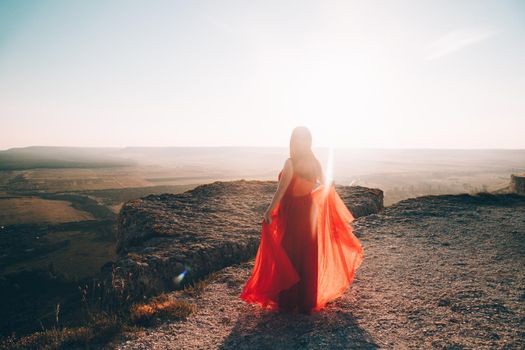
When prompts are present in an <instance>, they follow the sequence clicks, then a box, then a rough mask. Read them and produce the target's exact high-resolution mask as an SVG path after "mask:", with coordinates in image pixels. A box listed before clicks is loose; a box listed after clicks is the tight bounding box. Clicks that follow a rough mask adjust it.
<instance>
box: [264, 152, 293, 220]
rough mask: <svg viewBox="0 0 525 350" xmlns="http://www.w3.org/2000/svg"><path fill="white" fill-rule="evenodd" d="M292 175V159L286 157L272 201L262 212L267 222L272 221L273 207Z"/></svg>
mask: <svg viewBox="0 0 525 350" xmlns="http://www.w3.org/2000/svg"><path fill="white" fill-rule="evenodd" d="M292 175H293V165H292V160H291V159H290V158H288V159H287V160H286V162H285V163H284V167H283V172H282V173H281V179H280V180H279V184H278V186H277V190H276V191H275V193H274V194H273V198H272V202H271V203H270V205H269V206H268V209H266V212H265V213H264V216H263V219H264V221H266V222H267V223H269V224H271V223H272V217H271V213H272V211H273V210H274V209H275V206H276V205H277V203H279V201H280V200H281V198H282V197H283V195H284V192H285V191H286V189H287V188H288V185H289V184H290V181H291V180H292Z"/></svg>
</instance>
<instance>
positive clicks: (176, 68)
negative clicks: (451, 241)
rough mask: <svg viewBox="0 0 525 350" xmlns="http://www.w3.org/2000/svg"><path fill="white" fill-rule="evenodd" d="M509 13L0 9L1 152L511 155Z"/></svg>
mask: <svg viewBox="0 0 525 350" xmlns="http://www.w3.org/2000/svg"><path fill="white" fill-rule="evenodd" d="M524 37H525V3H524V2H523V1H519V0H516V1H509V0H507V1H496V0H494V1H476V0H472V1H424V2H423V1H416V0H413V1H396V2H392V1H360V2H358V1H286V2H283V1H250V2H246V1H221V2H219V1H188V2H182V1H154V2H152V1H150V2H145V1H125V2H121V1H38V2H37V1H6V0H4V1H1V2H0V149H7V148H11V147H22V146H30V145H57V146H108V147H109V146H111V147H114V146H117V147H122V146H279V147H285V146H287V144H288V140H289V135H290V132H291V130H292V128H293V127H294V126H297V125H306V126H308V127H310V128H311V130H312V132H313V135H314V144H315V146H320V147H323V146H329V145H334V146H337V147H357V148H525V138H524V137H523V130H525V98H523V92H524V91H525V64H524V62H525V45H523V38H524Z"/></svg>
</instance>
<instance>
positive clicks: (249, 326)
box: [114, 195, 525, 350]
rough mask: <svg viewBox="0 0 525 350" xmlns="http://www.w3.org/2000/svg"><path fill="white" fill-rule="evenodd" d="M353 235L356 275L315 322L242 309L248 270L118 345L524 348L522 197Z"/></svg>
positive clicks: (466, 203)
mask: <svg viewBox="0 0 525 350" xmlns="http://www.w3.org/2000/svg"><path fill="white" fill-rule="evenodd" d="M354 227H355V232H356V234H357V235H358V237H359V238H360V239H361V241H362V243H363V247H364V252H365V258H364V261H363V264H362V266H361V268H360V269H359V270H358V272H357V274H356V279H355V281H354V283H353V284H352V286H351V288H350V289H349V290H348V291H347V292H346V293H345V294H344V295H343V296H342V297H341V298H339V299H337V300H335V301H334V302H332V303H330V304H329V305H328V306H327V308H326V309H324V310H322V311H321V312H320V313H317V314H314V315H312V316H307V315H300V314H299V315H289V314H280V313H275V312H269V311H266V310H262V309H260V308H259V307H258V306H255V305H249V304H245V303H244V302H243V301H241V300H240V299H239V298H238V296H239V294H240V292H241V289H242V286H243V284H244V282H245V281H246V279H247V278H248V277H249V275H250V273H251V268H252V267H253V260H252V261H250V262H247V263H242V264H240V265H234V266H231V267H227V268H225V269H223V270H222V271H220V273H218V275H217V277H215V278H214V280H213V281H212V282H210V283H209V284H208V285H207V286H206V287H205V289H204V291H203V292H202V293H201V294H200V295H199V296H197V297H193V298H192V299H191V300H192V302H194V303H195V305H196V307H197V308H196V312H195V313H194V314H193V315H191V316H190V317H189V318H188V319H187V320H185V321H177V322H175V321H172V322H170V321H165V322H163V323H162V324H161V325H158V326H155V327H153V328H149V329H146V331H144V332H143V333H138V334H134V335H131V336H129V337H128V338H127V339H123V340H121V341H119V343H118V344H114V345H115V347H116V348H118V349H122V350H124V349H375V348H393V349H426V348H436V349H523V348H525V269H524V266H525V197H519V196H514V195H497V196H493V195H482V196H468V195H464V196H463V195H460V196H435V197H434V196H429V197H420V198H416V199H410V200H406V201H402V202H400V203H398V204H396V205H394V206H392V207H389V208H387V209H385V211H384V213H382V214H379V215H377V214H374V215H369V216H366V217H362V218H360V219H358V220H357V221H355V223H354ZM174 293H176V294H177V295H178V296H179V297H180V298H185V296H184V294H183V293H182V292H181V291H178V292H174ZM186 298H189V297H187V296H186Z"/></svg>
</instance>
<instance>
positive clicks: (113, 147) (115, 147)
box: [0, 145, 525, 152]
mask: <svg viewBox="0 0 525 350" xmlns="http://www.w3.org/2000/svg"><path fill="white" fill-rule="evenodd" d="M330 147H331V146H312V148H313V149H325V148H330ZM28 148H73V149H116V150H117V149H118V150H123V149H126V148H284V149H287V148H288V146H252V145H251V146H243V145H236V146H233V145H224V146H56V145H54V146H42V145H31V146H15V147H10V148H4V149H0V152H7V151H12V150H17V149H28ZM333 148H334V149H346V150H349V149H353V150H425V151H433V150H435V151H453V150H458V151H483V150H492V151H495V150H501V151H525V148H504V147H499V148H487V147H484V148H482V147H479V148H478V147H469V148H466V147H465V148H461V147H352V146H333Z"/></svg>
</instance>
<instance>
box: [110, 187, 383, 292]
mask: <svg viewBox="0 0 525 350" xmlns="http://www.w3.org/2000/svg"><path fill="white" fill-rule="evenodd" d="M276 187H277V182H276V181H246V180H239V181H231V182H222V181H217V182H214V183H211V184H206V185H202V186H198V187H196V188H195V189H193V190H190V191H187V192H185V193H182V194H177V195H174V194H162V195H150V196H147V197H144V198H140V199H136V200H132V201H130V202H127V203H125V204H124V206H123V207H122V209H121V211H120V214H119V220H118V233H117V252H118V258H117V261H116V262H115V263H114V264H112V265H111V266H107V267H106V271H105V275H106V282H107V283H106V285H110V286H111V288H109V289H110V294H111V295H112V296H113V297H116V298H117V299H118V301H119V302H122V301H137V300H140V299H145V298H148V297H150V296H153V295H156V294H159V293H162V292H165V291H171V290H176V289H180V288H182V287H184V286H185V285H187V284H188V283H190V282H192V281H195V280H197V279H200V278H202V277H204V276H206V275H208V274H209V273H211V272H214V271H218V270H220V269H222V268H224V267H227V266H231V265H233V264H236V263H240V262H243V261H248V260H249V259H251V258H253V257H254V256H255V254H256V252H257V247H258V245H259V240H260V228H261V227H260V226H261V218H262V214H263V212H264V210H265V209H266V208H267V206H268V204H269V203H270V201H271V198H272V196H273V193H274V192H275V190H276ZM336 190H337V192H338V194H339V195H340V196H341V198H342V199H343V201H344V202H345V204H346V205H347V207H348V208H349V209H350V211H351V212H352V214H353V215H354V216H355V217H356V218H358V217H361V216H365V215H369V214H374V213H379V212H380V211H382V210H383V192H382V191H381V190H379V189H371V188H365V187H359V186H339V185H337V186H336Z"/></svg>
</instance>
